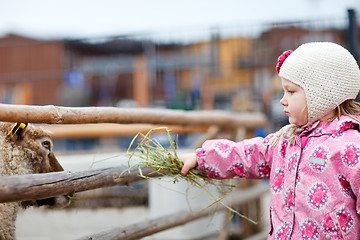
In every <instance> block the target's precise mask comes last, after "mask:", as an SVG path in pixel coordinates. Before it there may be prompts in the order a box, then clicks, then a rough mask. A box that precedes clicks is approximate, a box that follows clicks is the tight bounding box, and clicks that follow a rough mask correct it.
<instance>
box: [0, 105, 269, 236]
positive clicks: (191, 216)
mask: <svg viewBox="0 0 360 240" xmlns="http://www.w3.org/2000/svg"><path fill="white" fill-rule="evenodd" d="M0 119H2V121H11V122H15V121H16V122H29V123H47V124H61V125H59V126H56V125H54V126H51V125H49V126H48V127H47V128H48V129H50V130H51V131H53V132H54V137H55V138H56V137H74V136H76V137H79V136H82V137H89V136H115V135H119V134H120V135H121V134H122V133H124V129H126V131H125V132H126V134H135V130H137V132H139V131H147V130H148V129H150V128H153V127H154V126H159V125H160V126H164V125H165V126H169V127H171V128H172V129H176V131H178V132H194V131H205V132H206V136H205V137H204V138H202V139H199V141H198V143H197V144H200V143H201V142H202V141H204V140H205V139H206V138H214V137H216V136H217V134H218V133H220V132H221V131H224V130H228V131H230V132H232V133H234V134H233V135H232V137H231V138H232V139H233V140H241V139H242V138H244V137H246V136H249V133H250V132H252V131H253V130H254V128H256V127H261V126H264V124H265V123H266V118H265V116H264V115H263V114H261V113H230V112H224V111H181V110H165V109H161V110H159V109H156V110H155V109H120V108H114V107H86V108H66V107H58V106H23V105H8V104H0ZM100 123H105V125H98V124H100ZM109 123H112V124H114V123H116V124H126V126H128V127H124V125H116V126H115V125H108V124H109ZM71 124H82V125H77V126H78V127H76V128H73V129H72V130H71V131H68V132H67V133H68V135H67V134H66V128H67V130H69V128H71V126H72V125H71ZM84 124H86V125H84ZM89 124H90V125H89ZM92 124H96V125H92ZM136 124H141V125H136ZM144 124H145V125H144ZM79 126H81V127H79ZM129 126H131V129H132V130H130V131H129V129H130V128H129ZM86 127H87V130H85V129H86ZM134 127H135V128H134ZM99 128H100V130H99ZM90 129H92V130H90ZM143 172H144V174H151V171H150V170H149V169H143ZM121 173H123V174H121ZM141 179H142V178H141V177H139V176H138V174H137V173H136V172H135V173H127V172H125V173H124V169H122V168H119V167H113V168H105V169H94V170H86V171H80V172H66V171H65V172H57V173H43V174H33V175H21V176H1V177H0V202H9V201H23V200H34V199H42V198H48V197H52V196H56V195H62V194H72V193H76V192H82V191H85V190H90V189H96V188H101V187H106V186H113V185H122V184H129V183H131V182H134V181H139V180H141ZM246 191H247V192H241V193H237V194H238V195H237V197H236V199H238V201H237V202H236V204H242V203H245V202H249V201H251V202H254V201H253V199H259V197H260V196H261V195H262V194H264V192H265V191H266V190H265V188H264V186H262V185H254V186H252V187H250V188H247V189H246ZM234 194H235V193H234ZM239 195H241V196H242V197H239ZM257 201H258V200H257ZM211 211H213V209H212V208H210V209H208V210H206V211H204V212H200V213H191V212H189V213H179V216H172V217H173V218H178V219H179V221H175V222H169V221H166V220H164V219H166V216H164V218H161V219H154V220H152V222H151V223H152V224H154V226H156V227H151V225H149V224H143V223H141V224H138V225H136V226H135V225H132V226H128V227H125V228H117V229H114V230H112V231H110V232H109V231H108V232H104V233H99V234H96V235H93V236H87V237H85V238H84V239H138V238H140V237H144V236H147V235H151V234H153V233H155V232H159V231H162V230H164V229H168V228H171V227H174V226H177V225H181V224H184V223H185V222H188V221H192V220H195V219H198V218H201V217H203V216H206V215H207V214H209V212H211ZM180 219H182V220H180Z"/></svg>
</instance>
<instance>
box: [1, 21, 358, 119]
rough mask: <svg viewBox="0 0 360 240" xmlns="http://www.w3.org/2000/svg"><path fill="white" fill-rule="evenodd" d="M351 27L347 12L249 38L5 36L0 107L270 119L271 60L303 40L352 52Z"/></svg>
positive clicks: (241, 33) (257, 30) (354, 32)
mask: <svg viewBox="0 0 360 240" xmlns="http://www.w3.org/2000/svg"><path fill="white" fill-rule="evenodd" d="M353 20H354V19H353ZM354 22H355V23H356V22H357V21H356V18H355V21H352V24H350V23H351V18H350V14H349V19H341V20H339V19H333V20H331V19H330V20H327V21H312V22H296V23H278V24H270V25H266V26H263V25H262V26H257V27H254V29H253V31H252V32H253V33H252V34H247V33H246V31H245V30H244V29H241V28H239V29H236V30H233V31H232V32H231V33H230V34H229V32H226V31H224V29H215V30H214V29H211V30H209V31H207V33H206V34H205V35H206V36H205V37H203V38H202V39H199V40H196V39H195V40H194V39H191V38H189V39H182V38H178V39H176V38H175V37H174V38H172V39H170V40H168V39H165V38H160V37H159V36H146V35H144V36H117V37H108V38H103V39H75V40H74V39H73V40H67V39H62V40H52V41H44V40H36V39H30V38H26V37H23V36H16V35H8V36H5V37H3V38H1V39H0V101H1V102H3V103H17V104H39V105H45V104H55V105H64V106H119V107H134V106H139V107H166V108H180V109H218V108H221V109H227V110H233V111H253V110H258V111H264V112H266V113H268V114H269V115H271V114H272V115H277V113H272V111H273V110H274V108H273V107H272V105H273V100H274V99H276V98H278V97H279V93H280V92H281V88H280V90H279V86H278V85H277V84H276V82H277V81H278V79H277V77H276V76H277V75H276V71H275V65H276V61H277V57H278V56H279V55H280V54H281V53H282V52H283V51H285V50H288V49H294V48H296V47H297V46H299V45H300V44H302V43H305V42H309V41H332V42H336V43H339V44H341V45H343V46H348V48H349V49H353V50H352V51H355V53H356V51H357V50H358V47H357V46H358V43H359V36H358V35H359V31H358V27H357V26H356V24H355V25H354V24H353V23H354ZM350 40H351V41H350ZM349 44H351V46H350V45H349ZM354 46H355V48H354ZM354 49H355V50H354ZM280 94H281V93H280ZM276 101H277V100H276ZM276 101H275V102H276Z"/></svg>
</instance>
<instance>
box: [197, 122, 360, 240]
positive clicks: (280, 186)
mask: <svg viewBox="0 0 360 240" xmlns="http://www.w3.org/2000/svg"><path fill="white" fill-rule="evenodd" d="M272 137H273V135H272V134H270V135H268V136H267V137H266V138H260V137H258V138H253V139H249V140H244V141H241V142H238V143H235V142H232V141H228V140H209V141H206V142H205V143H204V144H203V146H202V148H200V149H198V150H197V156H198V164H199V169H200V170H201V171H205V172H206V173H207V175H208V176H209V177H210V178H217V179H226V178H233V177H235V176H239V177H242V178H253V179H270V188H271V203H270V217H271V219H270V221H271V230H270V232H269V238H268V239H296V240H297V239H312V240H316V239H319V240H320V239H351V240H354V239H360V215H359V214H360V202H359V201H358V200H357V198H358V196H359V195H360V194H359V190H360V132H359V122H357V121H355V120H353V119H352V118H350V117H347V116H342V117H341V118H340V120H338V119H336V120H334V121H333V122H320V123H319V124H313V125H312V126H310V127H309V128H307V129H306V130H304V131H303V132H302V133H301V135H300V136H298V137H297V138H296V144H295V145H291V144H289V142H288V141H287V140H286V139H284V138H282V137H281V138H280V141H279V142H278V143H277V145H276V147H270V146H269V145H268V141H269V139H270V138H272Z"/></svg>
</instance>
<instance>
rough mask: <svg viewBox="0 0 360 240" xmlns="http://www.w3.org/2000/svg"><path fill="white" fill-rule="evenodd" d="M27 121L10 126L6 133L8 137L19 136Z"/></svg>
mask: <svg viewBox="0 0 360 240" xmlns="http://www.w3.org/2000/svg"><path fill="white" fill-rule="evenodd" d="M27 125H28V124H27V123H15V124H14V125H13V126H12V128H11V129H10V131H9V133H8V135H9V136H10V137H14V136H15V135H16V136H17V137H21V135H22V134H23V132H24V131H25V129H26V127H27Z"/></svg>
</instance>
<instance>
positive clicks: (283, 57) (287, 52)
mask: <svg viewBox="0 0 360 240" xmlns="http://www.w3.org/2000/svg"><path fill="white" fill-rule="evenodd" d="M292 52H293V51H292V50H287V51H285V52H283V53H282V54H281V55H280V56H279V58H278V62H277V64H276V71H277V73H279V72H280V68H281V66H282V65H283V63H284V61H285V59H286V58H287V57H288V56H289V55H290V54H291V53H292Z"/></svg>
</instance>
